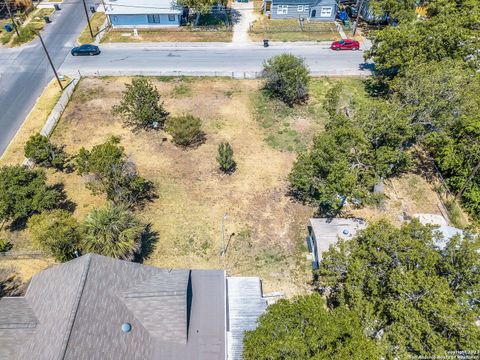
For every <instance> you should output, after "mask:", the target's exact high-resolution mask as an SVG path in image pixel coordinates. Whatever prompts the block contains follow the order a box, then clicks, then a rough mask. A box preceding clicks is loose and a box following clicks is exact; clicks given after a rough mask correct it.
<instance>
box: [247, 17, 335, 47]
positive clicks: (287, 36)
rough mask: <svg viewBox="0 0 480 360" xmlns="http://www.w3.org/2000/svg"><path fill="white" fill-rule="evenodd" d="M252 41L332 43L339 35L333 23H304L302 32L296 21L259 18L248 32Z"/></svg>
mask: <svg viewBox="0 0 480 360" xmlns="http://www.w3.org/2000/svg"><path fill="white" fill-rule="evenodd" d="M249 35H250V38H251V39H252V41H261V40H263V39H269V40H272V41H334V40H339V39H340V35H339V33H338V31H337V29H336V27H335V24H334V23H333V22H331V23H324V22H316V21H310V22H307V21H305V22H304V25H303V30H302V27H301V26H300V24H299V21H298V20H296V19H285V20H272V19H268V18H267V17H266V16H261V17H259V18H258V19H257V20H255V21H254V22H253V24H252V26H251V29H250V32H249Z"/></svg>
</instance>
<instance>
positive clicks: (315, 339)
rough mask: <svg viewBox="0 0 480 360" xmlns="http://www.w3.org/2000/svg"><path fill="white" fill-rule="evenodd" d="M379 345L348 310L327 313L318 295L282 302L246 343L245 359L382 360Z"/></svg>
mask: <svg viewBox="0 0 480 360" xmlns="http://www.w3.org/2000/svg"><path fill="white" fill-rule="evenodd" d="M380 356H381V352H380V349H379V346H378V345H377V344H375V342H374V341H373V340H372V339H369V338H367V337H366V336H365V335H364V333H363V328H362V324H361V322H360V321H359V317H358V315H357V314H355V313H354V312H353V311H351V310H349V309H347V308H343V307H341V308H338V309H335V310H333V311H327V309H326V308H325V301H324V300H323V298H322V297H321V296H320V295H319V294H312V295H308V296H304V297H297V298H295V299H293V300H280V301H279V302H278V303H276V304H274V305H271V306H270V307H269V308H268V310H267V312H266V313H265V314H263V315H262V316H261V317H260V319H259V321H258V327H257V328H256V329H255V330H253V331H248V332H247V333H246V335H245V340H244V351H243V358H244V359H245V360H298V359H303V360H308V359H312V360H313V359H316V360H323V359H325V360H337V359H338V360H345V359H358V360H362V359H365V360H370V359H379V358H380Z"/></svg>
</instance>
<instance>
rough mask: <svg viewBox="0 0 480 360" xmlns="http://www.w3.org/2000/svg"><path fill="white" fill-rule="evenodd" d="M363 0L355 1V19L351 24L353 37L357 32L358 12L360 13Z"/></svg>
mask: <svg viewBox="0 0 480 360" xmlns="http://www.w3.org/2000/svg"><path fill="white" fill-rule="evenodd" d="M364 1H365V0H357V18H356V19H355V22H354V23H353V30H352V33H353V36H355V33H356V32H357V26H358V18H359V16H360V12H361V11H362V7H363V3H364Z"/></svg>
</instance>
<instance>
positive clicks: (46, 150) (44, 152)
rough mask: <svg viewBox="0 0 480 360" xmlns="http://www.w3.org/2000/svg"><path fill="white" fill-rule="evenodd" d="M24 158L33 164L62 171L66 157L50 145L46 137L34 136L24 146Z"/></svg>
mask: <svg viewBox="0 0 480 360" xmlns="http://www.w3.org/2000/svg"><path fill="white" fill-rule="evenodd" d="M24 149H25V157H27V158H29V159H31V160H32V161H33V162H34V163H35V164H37V165H40V166H44V167H54V168H56V169H59V170H62V169H63V167H64V166H65V162H66V155H65V153H64V151H63V149H62V148H60V147H58V146H56V145H54V144H52V143H51V142H50V141H49V139H48V138H47V137H46V136H43V135H41V134H35V135H32V136H31V137H30V139H28V141H27V143H26V144H25V148H24Z"/></svg>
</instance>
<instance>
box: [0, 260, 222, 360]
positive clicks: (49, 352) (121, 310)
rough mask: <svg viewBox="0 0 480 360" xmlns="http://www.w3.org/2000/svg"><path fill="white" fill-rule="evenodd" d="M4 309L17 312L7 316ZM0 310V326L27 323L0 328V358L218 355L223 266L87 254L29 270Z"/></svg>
mask: <svg viewBox="0 0 480 360" xmlns="http://www.w3.org/2000/svg"><path fill="white" fill-rule="evenodd" d="M14 302H16V303H14ZM12 304H14V305H12ZM12 308H14V309H15V310H16V311H15V313H17V312H19V313H18V314H16V315H14V316H8V314H7V311H8V309H12ZM0 309H1V310H0V324H2V323H3V324H5V323H7V322H13V321H17V322H19V323H21V324H30V325H32V326H33V325H34V327H29V328H27V329H2V328H1V327H0V359H22V360H23V359H38V360H42V359H45V360H46V359H48V360H54V359H86V360H87V359H88V360H93V359H102V360H104V359H129V360H130V359H132V360H135V359H139V360H140V359H142V360H146V359H165V360H172V359H186V360H187V359H224V358H225V315H224V314H225V274H224V272H223V271H217V270H205V271H203V270H192V271H190V270H166V269H159V268H155V267H151V266H145V265H141V264H136V263H131V262H127V261H121V260H114V259H111V258H107V257H103V256H99V255H94V254H88V255H85V256H82V257H80V258H78V259H75V260H73V261H70V262H68V263H65V264H62V265H59V266H55V267H53V268H50V269H48V270H45V271H43V272H41V273H39V274H37V275H36V276H34V277H33V279H32V281H31V284H30V286H29V288H28V290H27V294H26V295H25V297H24V298H14V299H12V303H10V300H9V299H2V300H0ZM29 309H30V310H29ZM2 314H4V315H2ZM2 319H3V320H2ZM35 320H37V322H35ZM2 321H3V322H2ZM123 323H129V324H131V328H132V330H131V331H130V332H128V333H124V332H122V329H121V326H122V324H123ZM13 354H14V355H13Z"/></svg>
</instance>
